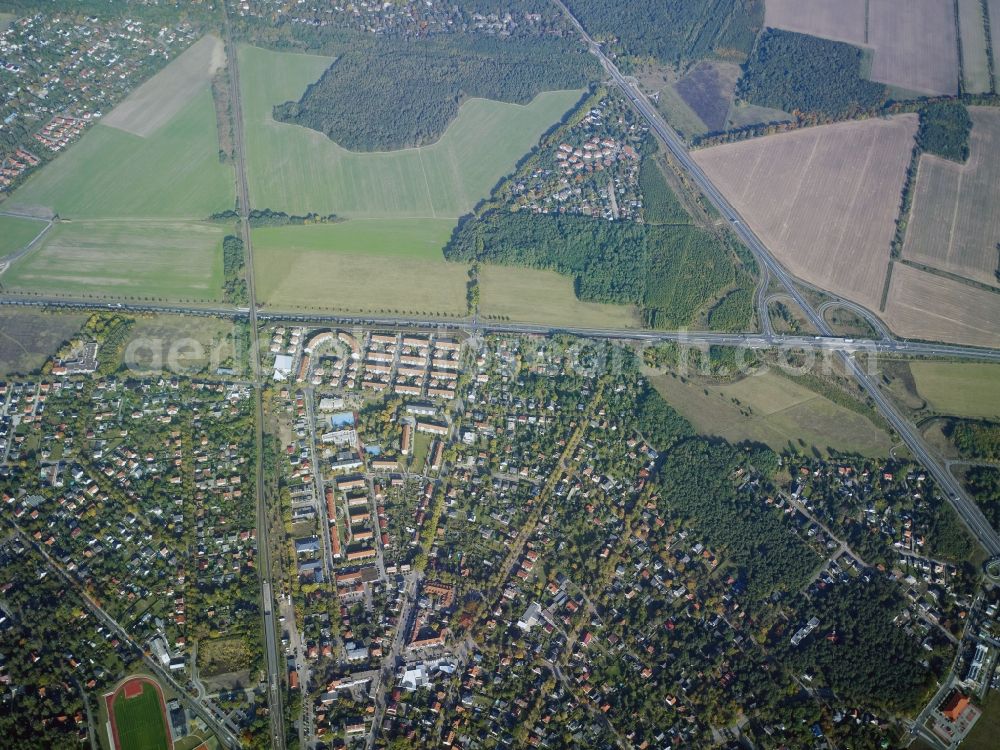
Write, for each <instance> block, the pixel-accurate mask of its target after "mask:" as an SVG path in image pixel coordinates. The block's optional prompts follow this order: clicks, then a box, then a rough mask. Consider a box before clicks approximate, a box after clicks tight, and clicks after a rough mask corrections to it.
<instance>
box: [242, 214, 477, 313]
mask: <svg viewBox="0 0 1000 750" xmlns="http://www.w3.org/2000/svg"><path fill="white" fill-rule="evenodd" d="M452 223H453V222H452V221H451V220H447V219H445V220H442V219H396V220H386V221H373V220H366V219H356V220H352V221H346V222H341V223H338V224H313V225H307V226H290V227H267V228H261V229H255V230H254V234H253V244H254V267H255V279H256V285H257V294H258V296H259V297H260V299H261V301H262V302H264V303H265V304H267V305H269V306H271V307H274V308H277V309H306V310H335V311H343V312H347V311H350V312H363V313H384V314H389V315H394V314H398V315H405V314H419V313H424V314H435V313H444V314H448V315H463V314H464V313H465V309H466V303H465V293H466V283H467V281H468V266H465V265H463V264H459V263H449V262H447V261H445V260H444V257H443V256H442V254H441V248H442V247H443V246H444V244H445V243H446V242H447V241H448V237H449V236H450V235H451V228H452Z"/></svg>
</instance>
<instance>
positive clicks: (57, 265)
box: [2, 221, 225, 302]
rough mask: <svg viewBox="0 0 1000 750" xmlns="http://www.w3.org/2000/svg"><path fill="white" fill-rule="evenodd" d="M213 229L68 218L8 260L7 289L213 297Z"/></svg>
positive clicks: (218, 250) (218, 282) (216, 232)
mask: <svg viewBox="0 0 1000 750" xmlns="http://www.w3.org/2000/svg"><path fill="white" fill-rule="evenodd" d="M224 234H225V229H224V228H223V227H220V226H218V225H214V224H199V223H194V222H156V221H121V222H120V221H74V222H65V223H61V224H58V225H56V226H54V227H53V228H52V229H51V230H50V231H49V233H48V234H47V235H46V236H45V238H44V240H43V241H42V242H41V244H40V245H39V246H38V247H36V248H33V249H32V251H31V252H30V253H28V254H27V255H26V256H25V257H24V258H22V259H21V260H19V261H18V262H17V263H15V264H14V265H13V266H12V267H11V268H10V269H9V270H8V271H7V272H6V273H5V274H4V275H3V277H2V278H3V283H4V286H5V287H6V288H7V289H10V290H12V291H32V292H39V293H41V294H60V295H69V296H75V297H91V296H93V297H98V298H102V297H103V298H115V299H129V298H131V299H140V300H144V299H149V300H192V301H198V302H202V301H209V300H214V299H218V298H219V296H220V295H221V293H222V237H223V235H224Z"/></svg>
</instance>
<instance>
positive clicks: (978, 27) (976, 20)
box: [958, 0, 995, 94]
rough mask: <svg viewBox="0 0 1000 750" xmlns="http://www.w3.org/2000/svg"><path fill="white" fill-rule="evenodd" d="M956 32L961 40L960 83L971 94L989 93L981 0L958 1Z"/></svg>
mask: <svg viewBox="0 0 1000 750" xmlns="http://www.w3.org/2000/svg"><path fill="white" fill-rule="evenodd" d="M958 32H959V34H960V35H961V38H962V81H963V83H964V84H965V90H966V91H968V92H971V93H973V94H979V93H982V92H984V91H989V90H990V60H989V50H988V49H987V48H986V26H985V23H984V20H983V3H982V0H958ZM994 33H995V32H994Z"/></svg>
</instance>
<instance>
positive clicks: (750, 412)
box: [650, 372, 892, 456]
mask: <svg viewBox="0 0 1000 750" xmlns="http://www.w3.org/2000/svg"><path fill="white" fill-rule="evenodd" d="M650 382H651V383H652V384H653V387H654V388H656V390H658V391H659V392H660V393H661V394H662V395H663V397H664V398H665V399H667V401H669V402H670V404H671V406H673V407H674V408H675V409H677V411H679V412H680V413H681V415H683V416H684V417H685V418H687V419H688V420H689V421H690V422H691V424H693V425H694V427H695V429H696V430H698V432H700V433H702V434H704V435H710V436H719V437H723V438H725V439H726V440H729V441H731V442H740V441H743V440H752V441H755V442H761V443H766V444H767V445H769V446H770V447H771V448H773V449H774V450H777V451H780V450H785V449H787V448H788V447H789V445H791V446H793V447H794V448H796V449H797V450H801V449H802V447H803V446H802V444H801V443H800V442H799V441H800V440H801V441H802V442H803V443H804V444H805V445H807V446H809V447H811V448H816V450H818V451H820V452H821V453H826V452H827V451H828V450H830V449H832V450H836V451H856V452H858V453H861V454H863V455H866V456H884V455H887V454H888V451H889V449H890V448H891V447H892V441H891V440H890V438H889V436H888V435H887V434H886V433H885V432H884V431H883V430H881V429H879V428H878V427H876V426H875V425H874V424H872V422H871V421H869V420H868V419H866V418H865V417H863V416H862V415H861V414H858V413H857V412H854V411H851V410H849V409H846V408H844V407H842V406H839V405H838V404H835V403H833V402H832V401H830V400H829V399H827V398H825V397H823V396H821V395H819V394H818V393H815V392H813V391H811V390H809V389H808V388H806V387H804V386H801V385H799V384H798V383H795V382H793V381H791V380H789V379H787V378H785V377H783V376H782V375H779V374H777V373H773V372H765V373H762V374H759V375H752V376H750V377H746V378H744V379H743V380H740V381H738V382H735V383H732V384H728V385H702V384H699V383H694V382H692V381H691V380H688V381H687V382H681V379H680V378H679V377H673V376H671V375H657V376H653V377H651V378H650ZM733 399H735V400H736V401H735V402H734V400H733Z"/></svg>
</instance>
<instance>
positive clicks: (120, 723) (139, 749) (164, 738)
mask: <svg viewBox="0 0 1000 750" xmlns="http://www.w3.org/2000/svg"><path fill="white" fill-rule="evenodd" d="M112 710H113V711H114V714H115V728H116V730H117V734H118V740H119V741H118V750H170V739H169V735H168V734H167V726H166V720H165V717H164V716H163V711H162V708H161V707H160V697H159V694H158V693H157V691H156V688H154V687H153V686H152V685H150V684H149V683H148V682H143V684H142V692H141V693H140V694H139V695H137V696H135V697H133V698H126V697H125V695H124V691H122V692H119V693H118V694H117V695H116V696H115V699H114V703H113V706H112Z"/></svg>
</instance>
